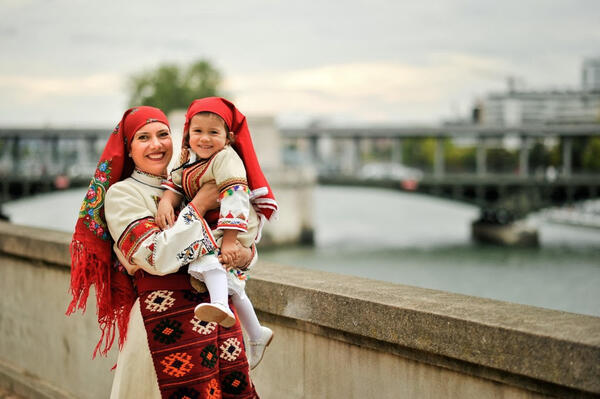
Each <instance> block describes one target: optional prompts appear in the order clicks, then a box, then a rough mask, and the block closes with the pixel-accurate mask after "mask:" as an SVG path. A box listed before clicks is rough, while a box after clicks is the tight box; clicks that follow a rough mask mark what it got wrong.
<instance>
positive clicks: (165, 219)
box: [156, 200, 175, 230]
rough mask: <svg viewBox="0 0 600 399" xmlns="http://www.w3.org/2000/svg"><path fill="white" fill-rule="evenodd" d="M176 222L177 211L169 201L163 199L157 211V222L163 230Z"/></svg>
mask: <svg viewBox="0 0 600 399" xmlns="http://www.w3.org/2000/svg"><path fill="white" fill-rule="evenodd" d="M173 223H175V211H174V210H173V205H171V203H170V202H169V201H165V200H161V201H160V202H159V203H158V210H157V211H156V224H158V227H160V228H161V230H165V229H168V228H169V227H171V226H173Z"/></svg>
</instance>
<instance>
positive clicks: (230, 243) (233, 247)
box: [221, 229, 240, 269]
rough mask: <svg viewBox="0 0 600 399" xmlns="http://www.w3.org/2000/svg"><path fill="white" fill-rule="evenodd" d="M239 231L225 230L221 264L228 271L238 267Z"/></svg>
mask: <svg viewBox="0 0 600 399" xmlns="http://www.w3.org/2000/svg"><path fill="white" fill-rule="evenodd" d="M237 235H238V230H233V229H226V230H223V240H222V241H221V263H223V266H224V267H225V268H226V269H229V268H230V267H233V265H237V263H236V262H237V260H238V258H239V256H240V249H239V247H238V246H237V244H236V241H237Z"/></svg>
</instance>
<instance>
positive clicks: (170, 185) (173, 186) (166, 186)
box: [160, 179, 183, 195]
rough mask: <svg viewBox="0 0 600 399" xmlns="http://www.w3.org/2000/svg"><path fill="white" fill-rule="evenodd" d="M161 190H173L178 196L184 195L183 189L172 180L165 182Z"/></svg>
mask: <svg viewBox="0 0 600 399" xmlns="http://www.w3.org/2000/svg"><path fill="white" fill-rule="evenodd" d="M160 187H161V188H164V189H167V190H171V191H173V192H176V193H177V194H180V195H182V194H183V190H182V188H181V187H179V186H178V185H177V184H175V183H173V181H172V180H170V179H169V180H163V182H162V183H161V185H160Z"/></svg>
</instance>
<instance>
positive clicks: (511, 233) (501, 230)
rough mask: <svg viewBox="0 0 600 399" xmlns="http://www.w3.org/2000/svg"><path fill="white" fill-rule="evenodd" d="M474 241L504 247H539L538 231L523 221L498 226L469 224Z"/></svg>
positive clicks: (484, 223) (477, 223)
mask: <svg viewBox="0 0 600 399" xmlns="http://www.w3.org/2000/svg"><path fill="white" fill-rule="evenodd" d="M471 237H473V239H474V240H475V241H479V242H483V243H490V244H499V245H505V246H519V247H535V246H538V245H539V237H538V231H537V229H536V228H535V227H533V226H530V225H529V224H527V223H526V222H525V221H524V220H517V221H514V222H512V223H508V224H504V225H500V224H493V223H487V222H485V221H482V220H477V221H475V222H473V223H472V224H471Z"/></svg>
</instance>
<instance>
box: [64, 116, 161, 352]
mask: <svg viewBox="0 0 600 399" xmlns="http://www.w3.org/2000/svg"><path fill="white" fill-rule="evenodd" d="M151 122H162V123H164V124H165V125H167V126H168V125H169V122H168V120H167V117H166V116H165V114H164V113H163V112H162V111H161V110H159V109H158V108H154V107H147V106H141V107H135V108H131V109H128V110H127V111H125V113H124V114H123V118H122V119H121V121H120V122H119V124H118V125H117V126H116V127H115V129H114V130H113V132H112V133H111V135H110V137H109V139H108V142H107V143H106V147H105V148H104V151H103V152H102V156H101V157H100V161H99V162H98V166H97V167H96V172H95V173H94V177H93V178H92V180H91V182H90V185H89V188H88V191H87V193H86V195H85V198H84V199H83V203H82V205H81V209H80V210H79V219H78V220H77V224H76V225H75V232H74V233H73V239H72V241H71V246H70V250H71V286H70V292H71V294H72V296H73V299H72V300H71V303H70V304H69V306H68V308H67V312H66V313H67V315H70V314H72V313H74V312H75V311H76V310H77V309H81V310H82V311H85V309H86V304H87V299H88V296H89V293H90V287H91V286H92V285H94V287H95V291H96V308H97V313H98V324H99V325H100V330H101V336H100V340H99V341H98V344H97V345H96V348H95V349H94V355H93V356H94V357H95V356H96V354H97V352H98V350H99V351H100V354H102V355H106V354H107V353H108V351H109V349H110V348H111V346H112V344H113V342H114V340H115V327H117V328H118V329H119V349H120V348H121V347H122V346H123V343H124V342H125V337H126V334H127V323H128V321H129V312H130V310H131V307H132V305H133V303H134V301H135V298H136V293H135V290H134V288H133V283H132V279H131V277H130V276H129V275H128V274H127V273H126V271H125V270H124V268H123V267H122V266H121V265H120V264H119V263H118V261H117V260H116V257H115V255H114V252H113V240H112V237H111V235H110V233H109V231H108V227H107V225H106V218H105V217H104V198H105V197H106V192H107V190H108V188H109V187H110V186H111V185H112V184H114V183H116V182H118V181H121V180H123V179H125V178H127V177H129V176H130V175H131V172H132V171H133V168H134V164H133V161H132V160H131V158H130V157H129V156H128V153H129V148H130V145H131V141H132V140H133V137H134V134H135V132H136V131H138V130H139V129H140V128H141V127H142V126H144V125H146V124H148V123H151Z"/></svg>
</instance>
